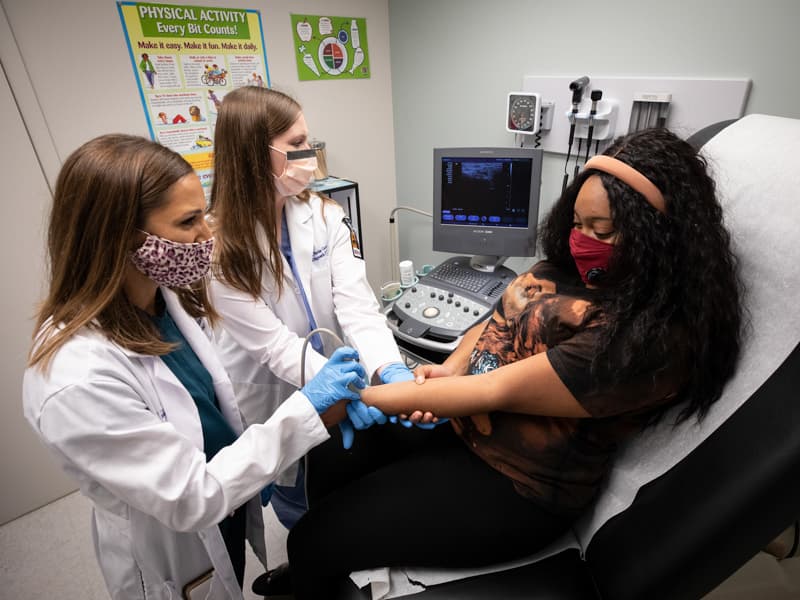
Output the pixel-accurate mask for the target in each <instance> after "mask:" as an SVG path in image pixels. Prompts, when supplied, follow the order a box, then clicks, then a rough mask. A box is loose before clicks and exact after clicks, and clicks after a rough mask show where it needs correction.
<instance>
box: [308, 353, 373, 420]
mask: <svg viewBox="0 0 800 600" xmlns="http://www.w3.org/2000/svg"><path fill="white" fill-rule="evenodd" d="M356 361H358V352H357V351H356V350H355V349H353V348H349V347H347V346H342V347H341V348H337V349H336V351H335V352H334V353H333V354H332V355H331V357H330V359H329V360H328V362H326V363H325V365H324V366H323V367H322V368H321V369H320V370H319V373H317V374H316V375H315V376H314V378H313V379H312V380H311V381H309V382H308V383H307V384H306V385H305V386H303V389H301V390H300V391H301V392H303V394H305V396H306V398H308V399H309V401H310V402H311V404H313V405H314V408H316V409H317V412H318V413H319V414H322V413H324V412H325V411H326V410H328V409H329V408H330V407H331V406H333V405H334V404H336V403H337V402H339V401H340V400H358V398H359V395H358V390H363V389H364V388H365V387H367V384H366V383H365V381H364V380H365V379H366V377H367V373H366V372H365V371H364V367H362V366H361V365H360V364H359V363H358V362H356Z"/></svg>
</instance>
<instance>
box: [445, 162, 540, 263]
mask: <svg viewBox="0 0 800 600" xmlns="http://www.w3.org/2000/svg"><path fill="white" fill-rule="evenodd" d="M433 162H434V168H433V249H434V250H437V251H440V252H451V253H456V254H466V255H469V256H471V257H472V258H471V260H470V264H471V266H472V267H473V268H474V269H477V270H479V271H493V270H494V268H495V267H496V266H499V265H501V264H502V263H503V262H504V261H505V259H506V258H508V257H509V256H533V255H534V252H535V248H536V225H537V222H538V219H539V187H540V185H541V178H542V150H541V149H534V148H434V150H433Z"/></svg>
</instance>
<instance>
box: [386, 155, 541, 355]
mask: <svg viewBox="0 0 800 600" xmlns="http://www.w3.org/2000/svg"><path fill="white" fill-rule="evenodd" d="M433 163H434V165H433V249H434V250H437V251H441V252H452V253H459V254H468V255H469V256H455V257H453V258H450V259H448V260H446V261H445V262H443V263H442V264H440V265H438V266H437V267H436V268H434V269H433V270H432V271H431V272H430V273H428V274H427V275H425V276H424V277H421V278H420V280H419V282H418V283H417V284H416V285H414V286H412V287H409V288H406V289H405V290H404V292H403V294H402V295H401V296H400V297H399V298H398V299H397V300H396V301H395V302H394V304H393V305H391V306H390V307H388V309H387V317H388V319H389V325H390V327H391V328H392V330H393V332H394V334H395V337H397V338H398V340H399V342H401V343H402V342H405V343H406V344H410V345H411V346H413V347H419V348H424V349H429V350H434V351H437V352H443V353H449V352H452V350H454V349H455V347H456V346H457V345H458V342H459V341H460V339H461V336H463V334H464V332H466V331H467V330H468V329H469V328H470V327H472V326H473V325H475V324H476V323H478V322H480V321H482V320H483V319H485V318H487V317H489V316H490V315H491V313H492V310H493V308H494V305H495V303H496V302H497V300H498V299H499V298H500V297H501V296H502V294H503V291H504V290H505V288H506V286H507V285H508V284H509V283H510V282H511V281H512V280H513V279H514V277H516V273H514V271H512V270H511V269H509V268H507V267H505V266H502V263H503V262H504V261H505V260H506V258H507V257H509V256H524V257H530V256H533V255H534V251H535V248H536V225H537V222H538V217H539V187H540V185H541V175H542V151H541V150H540V149H534V148H435V149H434V151H433Z"/></svg>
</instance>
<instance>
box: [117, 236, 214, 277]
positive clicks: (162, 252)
mask: <svg viewBox="0 0 800 600" xmlns="http://www.w3.org/2000/svg"><path fill="white" fill-rule="evenodd" d="M142 233H146V234H147V239H146V240H145V241H144V244H142V245H141V247H139V248H138V249H137V250H135V251H134V252H133V253H132V254H131V261H133V264H134V265H135V266H136V268H137V269H139V271H141V272H142V273H144V274H145V275H147V277H149V278H150V279H152V280H153V281H155V282H156V283H157V284H159V285H165V286H167V287H183V286H187V285H189V284H191V283H194V282H195V281H197V280H198V279H202V278H203V277H205V276H206V274H207V273H208V270H209V269H210V268H211V253H212V252H213V250H214V238H213V237H212V238H209V239H207V240H206V241H204V242H194V243H190V244H184V243H180V242H173V241H172V240H167V239H164V238H162V237H158V236H157V235H153V234H150V233H147V232H146V231H143V232H142Z"/></svg>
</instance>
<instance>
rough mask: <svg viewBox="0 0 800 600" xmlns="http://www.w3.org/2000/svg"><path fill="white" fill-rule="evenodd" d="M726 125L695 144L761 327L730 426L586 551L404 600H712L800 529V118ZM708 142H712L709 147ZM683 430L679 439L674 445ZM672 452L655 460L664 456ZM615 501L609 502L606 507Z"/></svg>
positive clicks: (669, 471)
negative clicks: (784, 534) (795, 526)
mask: <svg viewBox="0 0 800 600" xmlns="http://www.w3.org/2000/svg"><path fill="white" fill-rule="evenodd" d="M723 125H725V127H723V126H722V125H717V126H712V127H710V128H708V129H707V130H703V131H701V132H699V133H698V134H696V135H695V136H693V137H692V138H690V139H689V141H690V142H692V143H695V144H696V145H697V146H698V147H701V146H702V149H703V151H704V154H706V155H707V156H708V159H709V164H710V165H711V167H712V171H714V172H715V173H717V175H716V179H717V183H718V187H719V191H720V199H721V201H722V203H723V206H724V207H725V211H726V223H727V225H728V227H729V229H730V230H731V233H732V235H733V239H734V244H735V249H736V252H737V255H738V256H739V258H740V260H741V267H742V278H743V280H744V283H745V286H746V288H747V292H746V306H747V309H748V311H749V313H750V314H749V319H750V320H751V322H752V326H751V328H750V331H749V332H748V333H747V334H746V341H745V345H744V352H743V356H742V360H741V363H740V366H739V371H738V372H737V374H736V376H735V377H734V379H733V380H732V381H731V382H730V383H729V385H728V386H727V387H726V389H725V392H724V395H723V398H722V399H721V400H720V402H719V403H718V404H720V407H716V406H715V407H714V409H712V410H716V409H717V408H719V411H720V412H719V414H718V415H717V417H716V418H717V419H718V420H719V424H718V425H717V426H716V427H715V428H714V429H713V430H712V431H706V432H703V433H698V432H697V430H696V428H695V429H692V427H689V428H688V429H684V430H681V431H677V432H675V433H674V435H675V437H676V438H677V439H673V440H670V441H669V443H668V444H662V446H667V447H669V446H672V447H674V448H681V447H683V446H684V445H686V446H691V449H690V450H686V452H685V456H682V457H680V458H678V459H676V460H677V463H676V464H674V465H673V466H670V467H668V468H666V469H665V471H664V472H663V474H660V475H659V476H657V477H655V478H653V479H652V480H649V481H646V482H644V483H642V485H641V486H639V487H638V492H634V494H635V495H634V497H633V500H632V503H631V504H630V505H629V506H628V507H627V508H625V509H624V510H621V512H618V513H617V514H614V515H613V516H610V517H609V518H607V519H606V520H604V522H603V523H602V524H601V525H600V526H599V529H596V532H595V533H594V534H593V536H591V537H590V539H589V540H588V542H586V543H585V544H581V546H582V548H583V552H580V551H579V550H576V549H570V550H566V551H562V552H559V553H557V554H555V555H553V556H550V557H549V558H546V559H544V560H540V561H538V562H534V563H532V564H528V565H525V566H522V567H517V568H513V569H511V570H504V571H499V572H494V573H491V574H484V575H480V576H476V577H469V578H466V579H459V580H456V581H451V582H448V583H442V584H439V585H433V586H430V587H428V588H427V589H425V591H423V592H419V593H414V594H411V595H407V596H404V598H409V599H411V600H445V599H447V600H451V599H452V600H455V599H458V600H478V599H481V600H484V599H492V600H515V599H518V598H519V599H522V598H524V599H526V600H530V599H540V598H541V599H544V598H547V599H563V600H572V599H575V600H578V599H580V600H588V599H591V600H598V599H599V600H611V599H613V600H641V599H648V600H658V599H661V598H663V599H670V600H675V599H680V600H686V599H694V598H701V597H703V596H704V595H705V594H707V593H708V592H710V591H711V590H713V589H714V588H715V587H716V586H717V585H719V584H720V583H721V582H722V581H724V580H725V579H726V578H727V577H728V576H730V575H731V574H733V573H734V572H735V571H736V570H737V569H739V567H741V566H742V565H743V564H744V563H745V562H747V561H748V560H749V559H750V558H752V557H753V556H754V555H755V554H756V553H758V552H759V551H760V550H761V549H762V548H763V547H764V546H765V545H766V544H767V543H768V542H770V540H772V539H773V538H775V537H776V536H777V535H778V534H780V533H781V531H783V530H784V529H785V528H786V527H788V526H789V525H790V524H791V523H793V522H794V521H795V520H796V519H797V517H798V516H799V513H800V393H799V392H798V390H800V346H798V342H800V309H798V307H797V306H796V305H795V304H796V303H798V302H800V243H798V241H800V170H798V169H797V168H796V162H797V161H798V160H799V159H800V120H798V119H786V118H781V117H769V116H764V115H749V116H747V117H743V118H742V119H739V120H738V121H736V122H729V123H724V124H723ZM709 133H711V134H713V135H711V136H710V139H708V140H706V139H705V138H707V137H709ZM726 410H727V411H729V413H726V412H725V411H726ZM720 415H721V416H720ZM671 432H672V430H671V429H667V430H665V431H662V435H665V436H669V435H673V434H672V433H671ZM648 435H650V433H649V432H645V434H644V436H648ZM693 436H694V437H693ZM667 439H669V438H667ZM638 442H639V440H636V441H635V442H634V443H633V444H632V447H628V448H625V449H623V450H622V451H621V453H620V457H618V459H617V461H616V462H617V463H621V465H622V466H621V467H620V468H622V467H624V468H626V469H627V470H628V472H629V473H630V472H635V471H636V470H637V469H640V468H641V469H643V470H646V469H647V467H648V461H649V454H648V452H650V449H649V448H650V447H648V446H647V440H644V441H643V442H644V443H643V445H640V446H638V447H637V443H638ZM656 446H657V445H656ZM661 450H663V447H662V448H656V450H654V454H657V452H658V451H661ZM637 453H638V455H637ZM678 454H680V453H678ZM631 455H634V456H633V457H631ZM662 458H663V457H654V458H653V461H655V462H657V461H659V460H662ZM626 464H627V466H625V465H626ZM615 469H616V464H615ZM624 476H625V475H624V474H623V475H620V474H619V473H613V472H612V475H611V477H610V482H609V485H608V487H609V488H611V489H607V490H606V491H605V492H603V495H605V496H608V495H612V494H613V493H614V491H613V487H614V485H615V478H618V477H624ZM606 500H607V498H604V497H603V496H601V498H600V500H599V502H598V506H602V505H603V502H604V501H606ZM607 503H608V502H606V504H607ZM595 510H596V511H599V510H600V508H596V509H595ZM587 520H591V515H590V516H589V517H588V518H587ZM581 554H582V555H583V556H581ZM344 587H345V586H344V585H343V587H342V590H344ZM370 596H371V595H370V593H369V591H368V589H365V590H362V591H359V592H355V591H353V589H352V586H350V589H349V590H348V591H340V592H338V591H337V592H334V593H333V595H332V597H333V598H337V599H338V600H363V599H366V598H370Z"/></svg>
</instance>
